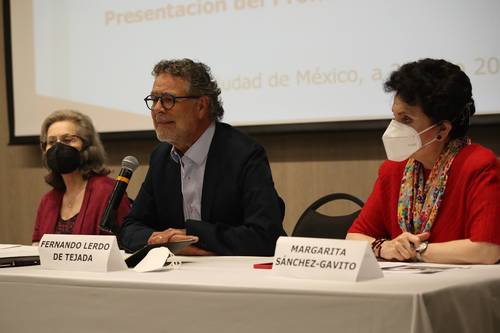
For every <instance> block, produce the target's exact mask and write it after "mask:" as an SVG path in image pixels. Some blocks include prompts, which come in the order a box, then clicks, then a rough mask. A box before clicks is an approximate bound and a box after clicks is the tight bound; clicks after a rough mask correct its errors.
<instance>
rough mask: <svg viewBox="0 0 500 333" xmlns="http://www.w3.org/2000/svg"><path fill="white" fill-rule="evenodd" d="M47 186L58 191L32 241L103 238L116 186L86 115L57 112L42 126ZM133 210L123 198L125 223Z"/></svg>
mask: <svg viewBox="0 0 500 333" xmlns="http://www.w3.org/2000/svg"><path fill="white" fill-rule="evenodd" d="M40 146H41V149H42V160H43V164H44V165H45V166H46V167H47V168H48V170H49V173H48V174H47V175H46V176H45V181H46V182H47V183H48V184H49V185H51V186H52V187H53V189H52V190H51V191H49V192H48V193H46V194H45V195H44V196H43V198H42V200H41V202H40V205H39V207H38V213H37V219H36V224H35V229H34V231H33V237H32V241H33V244H37V243H38V242H39V241H40V239H41V238H42V236H43V235H44V234H46V233H49V234H54V233H56V234H86V235H92V234H95V235H96V234H99V233H100V229H99V222H100V220H101V216H102V215H103V213H104V210H105V208H106V204H107V202H108V200H109V196H110V194H111V192H112V190H113V187H114V181H113V179H111V178H109V177H107V175H108V174H109V172H110V171H109V169H108V168H106V167H105V166H104V158H105V152H104V148H103V146H102V144H101V141H100V139H99V136H98V134H97V132H96V131H95V129H94V126H93V125H92V121H91V120H90V118H89V117H87V116H86V115H84V114H82V113H80V112H77V111H71V110H64V111H55V112H53V113H52V114H51V115H49V116H48V117H47V118H46V119H45V121H44V122H43V125H42V131H41V135H40ZM129 209H130V203H129V200H128V197H127V196H126V195H125V196H123V199H122V202H121V203H120V206H119V208H118V214H117V223H118V224H121V223H122V221H123V218H124V217H125V215H126V214H127V213H128V211H129Z"/></svg>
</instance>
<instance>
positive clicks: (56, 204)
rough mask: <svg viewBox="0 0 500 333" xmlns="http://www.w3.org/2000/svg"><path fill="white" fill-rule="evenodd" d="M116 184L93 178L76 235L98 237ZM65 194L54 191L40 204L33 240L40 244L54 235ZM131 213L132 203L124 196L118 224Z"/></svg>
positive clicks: (47, 194)
mask: <svg viewBox="0 0 500 333" xmlns="http://www.w3.org/2000/svg"><path fill="white" fill-rule="evenodd" d="M114 185H115V181H114V180H113V179H112V178H109V177H106V176H94V177H91V178H90V179H89V180H88V182H87V186H86V188H85V195H84V197H83V202H82V207H81V208H80V212H79V213H78V217H77V219H76V222H75V226H74V228H73V234H80V235H99V234H101V232H100V230H99V222H100V221H101V216H102V215H103V214H104V210H105V209H106V205H107V204H108V200H109V196H110V195H111V192H112V191H113V188H114ZM63 195H64V192H63V191H60V190H56V189H52V190H51V191H49V192H47V193H46V194H45V195H44V196H43V197H42V200H41V201H40V205H39V206H38V212H37V216H36V224H35V228H34V230H33V236H32V240H33V242H38V241H40V239H41V238H42V236H43V235H44V234H51V233H54V230H55V226H56V222H57V219H58V217H59V212H60V210H61V203H62V198H63ZM129 210H130V202H129V200H128V197H127V195H124V196H123V198H122V201H121V202H120V206H119V207H118V213H117V222H118V223H119V224H121V223H122V222H123V218H124V217H125V215H127V214H128V212H129Z"/></svg>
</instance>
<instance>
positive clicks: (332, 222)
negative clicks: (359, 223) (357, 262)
mask: <svg viewBox="0 0 500 333" xmlns="http://www.w3.org/2000/svg"><path fill="white" fill-rule="evenodd" d="M335 200H349V201H352V202H354V203H356V204H358V205H359V206H360V207H363V205H364V202H363V201H362V200H361V199H359V198H357V197H355V196H353V195H350V194H347V193H332V194H328V195H325V196H324V197H322V198H319V199H318V200H316V201H315V202H313V203H312V204H311V205H310V206H309V207H307V209H306V210H305V211H304V213H302V215H301V216H300V218H299V220H298V222H297V224H296V225H295V228H294V229H293V232H292V236H297V237H316V238H338V239H345V236H346V235H347V230H349V227H350V226H351V224H352V222H353V221H354V220H355V219H356V217H357V216H358V215H359V212H360V211H361V209H359V210H357V211H355V212H354V213H351V214H348V215H341V216H328V215H324V214H321V213H319V212H317V209H318V208H320V207H321V206H323V205H324V204H326V203H328V202H331V201H335Z"/></svg>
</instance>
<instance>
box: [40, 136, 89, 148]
mask: <svg viewBox="0 0 500 333" xmlns="http://www.w3.org/2000/svg"><path fill="white" fill-rule="evenodd" d="M78 140H81V141H82V142H83V139H82V138H81V137H80V136H78V135H75V134H63V135H61V136H49V137H47V141H42V142H40V146H41V147H42V149H43V150H45V149H47V148H50V147H52V146H53V145H55V144H56V143H57V142H60V143H62V144H65V145H68V146H71V145H72V144H74V143H77V142H78Z"/></svg>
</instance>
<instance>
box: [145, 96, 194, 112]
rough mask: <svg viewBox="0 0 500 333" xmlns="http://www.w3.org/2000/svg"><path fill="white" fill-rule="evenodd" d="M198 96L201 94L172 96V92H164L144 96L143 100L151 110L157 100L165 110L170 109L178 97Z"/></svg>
mask: <svg viewBox="0 0 500 333" xmlns="http://www.w3.org/2000/svg"><path fill="white" fill-rule="evenodd" d="M200 97H201V96H174V95H172V94H169V93H165V94H161V95H159V96H157V95H149V96H146V98H144V102H146V106H147V107H148V109H150V110H153V108H154V107H155V105H156V103H158V101H160V103H161V106H162V107H163V108H164V109H165V110H170V109H171V108H173V107H174V105H175V102H176V101H177V100H178V99H196V98H200Z"/></svg>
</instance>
